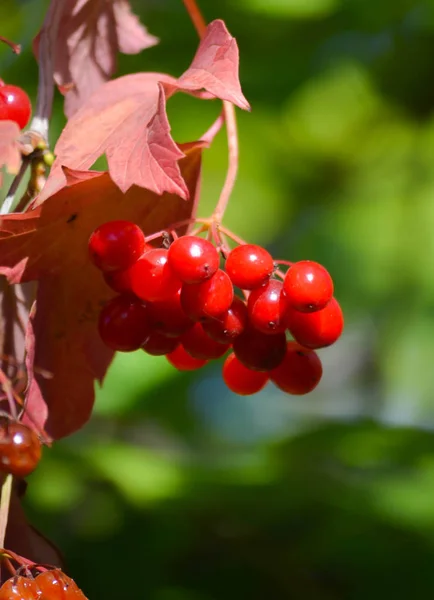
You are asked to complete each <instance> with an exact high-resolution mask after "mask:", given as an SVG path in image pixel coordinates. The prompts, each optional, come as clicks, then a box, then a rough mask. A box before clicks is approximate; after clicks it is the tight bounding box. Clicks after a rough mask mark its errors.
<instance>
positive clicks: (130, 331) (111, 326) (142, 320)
mask: <svg viewBox="0 0 434 600" xmlns="http://www.w3.org/2000/svg"><path fill="white" fill-rule="evenodd" d="M98 330H99V334H100V336H101V339H102V341H103V342H104V344H106V346H109V348H112V349H113V350H119V351H121V352H132V351H133V350H138V349H139V348H141V347H142V346H143V344H144V343H145V342H146V340H147V339H148V337H149V335H150V333H151V322H150V318H149V311H148V307H147V306H146V305H145V304H143V302H141V301H140V300H137V299H135V298H132V297H130V296H116V297H115V298H112V300H110V301H109V302H108V303H107V304H106V305H105V306H104V308H103V309H102V311H101V313H100V316H99V322H98Z"/></svg>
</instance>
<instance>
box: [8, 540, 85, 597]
mask: <svg viewBox="0 0 434 600" xmlns="http://www.w3.org/2000/svg"><path fill="white" fill-rule="evenodd" d="M6 554H7V551H6ZM26 570H28V569H27V568H26ZM0 600H87V599H86V596H85V595H84V594H83V592H82V591H81V590H80V588H79V587H78V586H77V584H76V583H75V581H74V580H73V579H71V578H70V577H68V576H67V575H65V573H63V572H62V571H60V569H50V570H45V571H42V572H41V573H39V575H37V576H36V577H34V578H33V577H32V576H31V574H30V573H29V576H28V577H24V576H23V575H15V576H14V577H11V578H10V579H7V580H6V581H5V583H4V584H3V585H2V586H1V588H0Z"/></svg>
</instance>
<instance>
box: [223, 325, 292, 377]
mask: <svg viewBox="0 0 434 600" xmlns="http://www.w3.org/2000/svg"><path fill="white" fill-rule="evenodd" d="M233 349H234V353H235V356H236V357H237V358H238V360H239V361H240V362H241V363H243V365H244V366H246V367H248V368H249V369H253V370H254V371H271V369H274V368H276V367H277V366H278V365H279V364H280V363H281V362H282V360H283V357H284V356H285V352H286V337H285V334H284V333H275V334H268V333H262V332H261V331H258V330H257V329H254V328H253V327H248V328H247V329H246V330H245V331H244V333H242V334H241V335H239V336H238V337H237V338H235V339H234V341H233Z"/></svg>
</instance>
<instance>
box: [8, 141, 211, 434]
mask: <svg viewBox="0 0 434 600" xmlns="http://www.w3.org/2000/svg"><path fill="white" fill-rule="evenodd" d="M200 146H201V144H199V145H198V146H196V147H193V148H190V149H186V150H185V153H186V157H185V158H184V159H182V161H181V163H180V166H181V170H182V175H183V177H184V179H185V181H186V183H187V186H188V189H189V191H190V200H189V201H188V202H185V201H183V200H182V199H181V198H179V196H175V195H169V194H165V195H163V196H157V195H155V194H153V193H152V192H149V191H145V190H143V189H142V188H139V187H137V186H133V187H132V188H130V190H129V191H128V192H127V193H126V194H122V192H121V191H120V190H119V188H118V187H116V186H115V185H114V183H113V181H112V180H111V179H110V177H109V175H108V173H100V174H99V175H96V174H94V173H93V174H91V175H90V177H89V178H86V177H88V176H87V175H86V176H85V178H84V179H83V180H82V181H80V174H74V173H68V179H69V187H65V188H64V189H62V190H61V191H60V192H58V193H57V194H55V195H54V196H52V197H50V198H48V199H47V200H46V201H45V202H44V203H43V204H42V205H40V206H39V207H38V208H36V209H34V210H32V211H29V212H27V213H25V214H23V215H21V214H15V215H9V216H7V217H4V218H3V219H1V220H0V256H1V257H2V267H1V268H0V272H2V273H4V274H6V275H7V276H8V278H9V280H10V281H11V282H18V281H29V280H33V279H37V280H38V281H39V285H38V294H37V299H36V308H35V310H34V313H33V314H32V315H31V323H30V329H29V332H28V337H27V349H28V362H29V364H30V363H32V362H33V365H34V373H33V374H32V373H31V370H30V372H29V379H30V387H29V391H28V396H27V403H28V404H27V410H28V414H29V416H30V418H31V420H32V421H33V422H35V424H36V426H37V427H39V428H41V429H45V430H46V432H47V434H48V435H49V436H51V437H53V438H60V437H63V436H65V435H68V434H70V433H72V432H73V431H75V430H76V429H79V428H80V427H81V426H82V425H83V424H84V423H85V422H86V421H87V420H88V418H89V416H90V413H91V410H92V406H93V401H94V382H95V380H98V381H102V379H103V377H104V374H105V372H106V370H107V367H108V365H109V363H110V361H111V359H112V356H113V353H112V352H111V351H110V350H108V349H107V348H106V347H105V346H104V345H103V343H102V342H101V340H100V339H99V336H98V332H97V328H96V322H97V318H98V314H99V311H100V308H101V306H102V305H103V304H104V302H106V301H107V300H108V299H109V298H111V297H112V296H113V295H114V292H112V291H111V290H110V289H109V288H108V287H107V286H106V284H105V282H104V280H103V277H102V275H101V273H99V272H98V271H97V269H96V268H95V267H94V266H93V265H92V264H91V262H90V260H89V257H88V254H87V252H88V251H87V242H88V239H89V236H90V234H91V233H92V231H93V230H94V229H95V228H96V227H97V226H98V225H100V224H101V223H103V222H105V221H109V220H111V219H127V220H131V221H134V222H136V223H138V224H139V225H140V226H141V227H142V228H143V230H144V231H145V233H146V234H150V233H152V232H155V231H159V230H161V229H164V228H166V227H168V226H169V225H170V224H171V223H173V222H174V221H178V220H182V219H186V218H189V217H190V216H191V214H192V213H193V212H194V211H195V205H196V190H197V189H198V186H197V184H198V178H199V173H200V157H201V148H200ZM74 178H75V180H76V182H75V183H74ZM2 231H3V232H4V233H3V236H2V235H1V232H2ZM30 366H31V364H30ZM41 369H43V370H44V371H48V373H51V374H52V377H51V378H49V379H48V378H46V377H45V376H44V375H42V374H41V373H40V370H41Z"/></svg>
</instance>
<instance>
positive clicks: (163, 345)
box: [142, 331, 179, 356]
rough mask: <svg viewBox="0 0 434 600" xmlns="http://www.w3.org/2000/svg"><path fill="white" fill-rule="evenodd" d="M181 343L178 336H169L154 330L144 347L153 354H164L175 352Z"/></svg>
mask: <svg viewBox="0 0 434 600" xmlns="http://www.w3.org/2000/svg"><path fill="white" fill-rule="evenodd" d="M178 344H179V340H178V338H174V337H167V335H163V334H162V333H159V332H158V331H152V332H151V335H150V336H149V337H148V339H147V340H146V342H145V343H144V344H143V346H142V349H143V350H144V351H145V352H146V354H150V355H151V356H164V355H165V354H170V352H173V351H174V350H175V349H176V348H177V347H178Z"/></svg>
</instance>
